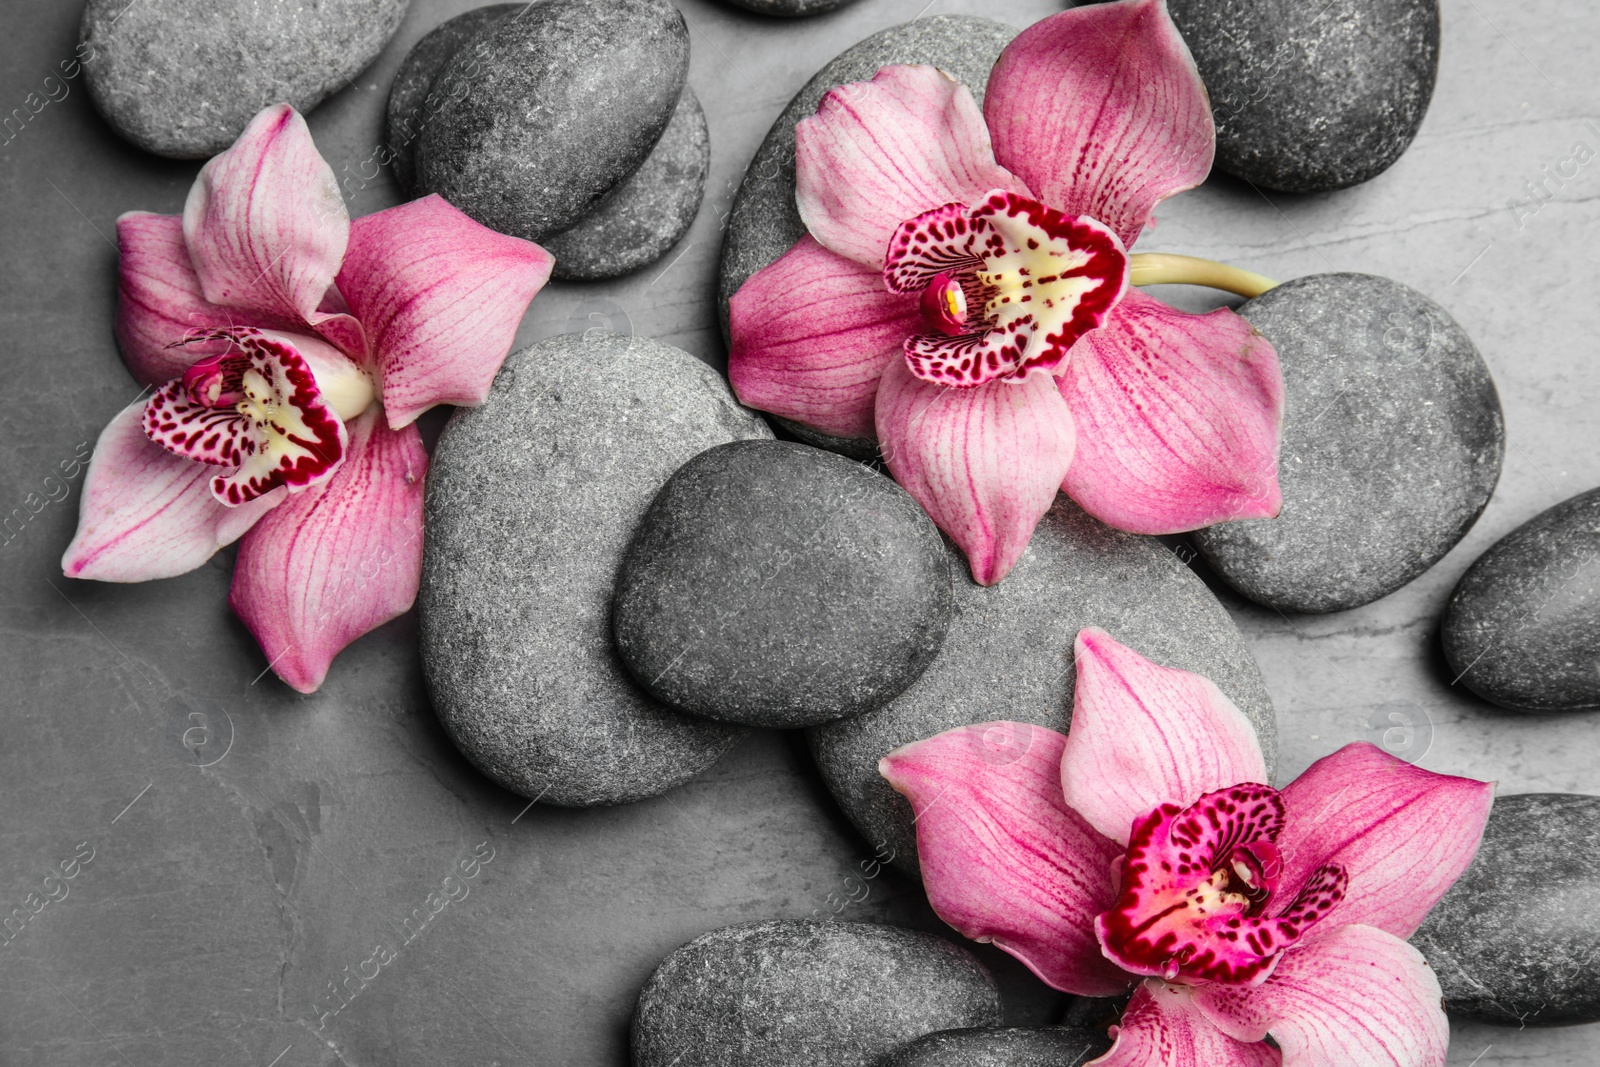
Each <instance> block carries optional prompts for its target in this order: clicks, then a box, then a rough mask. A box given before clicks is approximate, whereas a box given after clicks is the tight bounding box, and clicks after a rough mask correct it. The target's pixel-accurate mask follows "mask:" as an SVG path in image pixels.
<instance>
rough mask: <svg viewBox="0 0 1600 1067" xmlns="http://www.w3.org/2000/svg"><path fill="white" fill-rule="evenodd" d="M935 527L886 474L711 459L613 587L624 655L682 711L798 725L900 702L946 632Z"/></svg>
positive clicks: (795, 461)
mask: <svg viewBox="0 0 1600 1067" xmlns="http://www.w3.org/2000/svg"><path fill="white" fill-rule="evenodd" d="M950 610H951V591H950V565H949V561H948V558H947V556H946V554H945V550H944V542H943V541H942V540H941V538H940V536H939V531H938V529H937V528H936V527H935V526H934V525H933V523H932V521H931V520H929V518H928V516H927V515H926V514H925V513H924V512H923V510H922V508H921V507H920V506H918V504H917V502H916V501H915V500H913V499H911V497H910V496H909V495H908V494H907V493H906V491H905V490H903V489H901V488H900V487H899V486H898V485H896V484H895V483H894V482H893V481H891V480H890V479H888V478H886V477H884V476H883V475H881V474H878V473H876V472H875V471H873V470H872V469H871V468H869V467H865V466H863V465H861V464H859V463H855V462H853V461H851V460H848V459H845V458H844V457H842V456H836V455H833V454H832V453H830V452H823V451H821V450H819V449H815V448H808V447H807V446H805V445H798V444H792V443H790V442H786V441H737V442H734V443H732V444H727V445H720V446H718V447H716V448H712V449H709V450H708V451H705V452H702V453H700V455H698V456H696V457H695V458H694V459H692V460H690V461H689V462H688V463H686V464H684V465H683V466H682V467H681V468H679V469H678V472H677V473H676V474H674V475H673V476H672V479H671V480H670V481H669V482H667V484H666V486H665V487H664V488H663V489H662V490H661V492H660V493H659V494H658V495H657V496H656V499H655V502H654V503H652V504H651V505H650V510H649V511H647V512H646V513H645V517H644V520H643V521H642V522H641V523H640V524H639V531H638V533H637V534H636V535H635V536H634V539H633V544H632V545H631V546H629V549H628V554H627V557H626V559H625V560H624V561H623V565H622V571H621V573H620V574H619V575H618V578H617V594H616V600H615V602H614V604H613V607H612V625H613V628H614V631H615V634H616V640H617V651H618V652H619V653H620V654H621V656H622V660H623V662H624V663H626V664H627V665H628V669H629V670H630V671H631V672H632V673H633V676H634V678H635V680H637V681H638V682H639V683H640V684H641V685H642V686H644V688H645V689H646V690H648V691H649V692H650V693H651V695H653V696H655V697H656V698H657V699H658V700H661V701H664V702H665V703H668V704H671V705H673V706H674V707H677V708H679V709H681V710H683V711H687V712H692V713H694V714H696V715H704V716H706V717H708V718H713V719H720V720H723V721H727V722H738V723H745V724H748V725H751V726H776V727H795V726H811V725H814V724H816V723H819V722H827V721H830V720H832V719H837V718H841V717H844V716H848V715H857V714H860V713H861V712H863V711H870V710H871V709H873V708H876V707H879V706H881V705H883V704H884V703H886V702H887V701H889V700H891V699H893V698H894V697H896V696H898V695H899V694H900V693H901V692H902V691H904V689H905V688H906V686H908V685H910V684H911V683H912V682H913V681H915V680H916V678H917V676H918V675H919V674H921V673H922V671H923V669H924V668H926V667H927V665H928V664H929V663H930V662H931V661H932V660H933V657H934V656H935V655H936V654H937V653H938V651H939V646H940V644H941V643H942V642H943V641H944V635H945V631H946V630H947V629H949V626H950Z"/></svg>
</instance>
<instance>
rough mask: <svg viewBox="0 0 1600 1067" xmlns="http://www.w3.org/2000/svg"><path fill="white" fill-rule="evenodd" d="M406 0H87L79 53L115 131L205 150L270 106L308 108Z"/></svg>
mask: <svg viewBox="0 0 1600 1067" xmlns="http://www.w3.org/2000/svg"><path fill="white" fill-rule="evenodd" d="M409 5H410V0H319V2H317V3H314V4H307V3H303V2H300V0H135V2H133V3H130V2H129V0H89V3H88V4H87V5H86V6H85V7H84V10H83V23H82V25H81V27H80V29H79V40H80V43H81V44H80V53H79V54H80V55H82V56H84V57H85V60H86V61H85V62H84V64H83V71H84V79H85V81H86V82H87V83H88V87H89V95H90V97H91V98H93V100H94V102H95V106H96V107H98V108H99V109H100V114H101V115H103V116H104V117H105V120H106V122H107V123H109V124H110V126H111V128H112V129H114V130H116V131H117V132H118V133H119V134H121V135H122V136H123V137H126V138H127V139H128V140H130V141H132V142H133V143H134V144H136V145H138V146H139V147H140V148H143V149H144V150H145V151H147V152H154V153H156V154H157V155H162V156H171V157H173V158H176V159H201V158H204V157H206V156H211V155H215V154H216V153H218V152H220V151H222V150H223V149H224V148H227V147H228V146H229V145H230V144H232V143H233V141H234V139H235V138H236V137H238V136H239V134H240V133H241V132H242V131H243V130H244V128H245V126H246V125H247V124H248V123H249V122H250V120H251V119H252V118H253V117H255V115H256V113H257V112H259V111H260V110H261V109H262V108H264V107H266V106H267V105H269V104H277V103H284V102H287V103H290V104H293V105H294V106H295V107H296V108H298V109H299V110H301V111H309V110H311V109H312V108H314V107H316V106H317V105H318V104H320V103H322V101H324V100H326V99H327V98H328V97H329V96H331V95H332V94H333V93H335V92H337V91H338V90H340V89H342V88H344V87H345V86H346V85H348V84H350V79H351V78H352V77H353V76H354V75H355V74H356V73H357V72H359V71H360V70H361V69H362V68H363V67H365V66H366V65H367V64H368V63H370V62H372V60H373V59H374V58H375V57H376V56H377V54H378V53H379V52H381V51H383V46H384V45H385V44H387V43H388V42H389V38H390V37H392V36H393V35H394V31H395V30H396V29H397V28H399V26H400V20H401V19H402V18H404V17H405V14H406V8H407V7H408V6H409ZM85 49H87V50H85Z"/></svg>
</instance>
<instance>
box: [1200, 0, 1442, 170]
mask: <svg viewBox="0 0 1600 1067" xmlns="http://www.w3.org/2000/svg"><path fill="white" fill-rule="evenodd" d="M1170 8H1171V11H1172V20H1173V22H1175V23H1176V24H1177V26H1178V29H1179V31H1180V32H1181V33H1182V34H1183V37H1184V40H1185V41H1186V42H1187V43H1188V45H1189V49H1190V51H1191V52H1193V53H1194V58H1195V64H1196V65H1197V66H1198V67H1199V68H1200V76H1201V77H1202V78H1203V79H1204V80H1205V83H1206V89H1207V91H1208V92H1209V93H1210V95H1211V113H1212V116H1213V118H1214V119H1215V120H1216V124H1217V166H1218V167H1220V168H1221V169H1223V170H1225V171H1227V172H1229V173H1230V174H1234V175H1237V176H1238V177H1241V178H1243V179H1245V180H1246V181H1248V182H1252V183H1254V184H1256V185H1260V186H1264V187H1266V188H1268V189H1279V190H1282V191H1284V192H1290V193H1314V192H1324V191H1327V190H1331V189H1343V188H1345V187H1346V186H1350V185H1356V184H1358V183H1360V182H1364V181H1367V180H1368V179H1370V178H1373V177H1375V176H1377V175H1378V174H1381V173H1383V172H1384V171H1385V170H1387V169H1388V168H1389V167H1390V165H1391V164H1393V163H1394V161H1395V160H1397V159H1399V158H1400V156H1401V154H1402V153H1404V152H1405V150H1406V149H1407V148H1408V147H1409V146H1410V144H1411V141H1412V139H1413V138H1414V137H1416V135H1417V129H1418V127H1420V126H1421V125H1422V118H1423V116H1424V115H1425V114H1426V113H1427V110H1428V101H1429V100H1430V99H1432V97H1433V85H1434V80H1435V78H1436V76H1437V73H1438V65H1439V5H1438V0H1316V2H1314V3H1306V2H1304V0H1171V2H1170Z"/></svg>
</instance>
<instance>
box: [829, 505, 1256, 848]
mask: <svg viewBox="0 0 1600 1067" xmlns="http://www.w3.org/2000/svg"><path fill="white" fill-rule="evenodd" d="M951 553H952V561H951V562H952V570H953V572H954V573H955V574H956V577H955V618H954V619H953V620H952V622H951V624H950V632H949V634H948V635H946V637H945V642H944V647H943V649H942V650H941V651H940V653H939V655H938V657H937V658H935V659H934V661H933V663H932V664H931V665H930V666H929V667H928V669H927V670H926V671H924V672H923V674H922V677H920V678H919V679H917V681H916V682H914V683H913V684H912V685H911V687H910V688H909V689H907V690H906V691H905V692H904V693H902V694H901V695H900V696H899V697H898V698H896V699H895V700H893V701H891V702H890V703H889V704H887V705H885V706H884V707H882V708H879V709H878V710H877V711H871V712H868V713H866V714H864V715H859V716H857V717H855V718H853V719H844V720H841V721H839V722H834V723H828V724H826V725H823V726H816V727H812V728H811V730H810V731H808V737H809V740H810V743H811V750H812V753H813V755H815V757H816V759H817V765H818V766H819V767H820V768H821V770H822V777H823V780H824V781H825V782H826V783H827V785H828V788H829V790H831V791H832V793H833V795H834V798H835V799H836V800H838V801H839V804H840V806H841V807H843V808H844V811H845V814H846V815H848V816H849V817H850V820H851V821H852V822H853V823H855V825H856V828H857V829H858V830H860V831H861V833H862V835H863V836H864V837H865V838H866V839H867V841H868V842H869V843H871V844H873V845H874V846H876V847H878V848H880V849H882V848H887V849H892V850H893V852H894V861H895V863H896V865H897V866H899V867H901V868H902V869H903V870H905V871H907V872H908V873H912V874H915V873H917V852H916V834H915V830H914V827H913V825H912V813H911V806H910V805H909V804H908V803H907V802H906V800H905V798H904V797H902V796H901V795H900V794H899V793H896V792H895V791H894V790H893V789H891V788H890V787H889V783H888V782H886V781H884V780H883V778H882V777H881V776H880V775H879V774H878V761H879V760H880V759H882V758H883V757H884V756H886V755H888V754H889V752H890V751H892V750H893V749H895V748H898V747H899V746H901V745H904V744H908V743H909V742H912V741H917V740H920V739H922V738H925V737H932V736H933V735H934V734H937V733H941V732H943V731H945V730H950V729H954V728H955V727H957V726H966V725H970V724H972V723H980V722H988V721H990V720H994V719H1009V720H1013V721H1017V722H1022V723H1030V724H1033V725H1035V726H1043V727H1049V728H1051V729H1055V730H1060V731H1065V730H1066V729H1067V726H1068V724H1069V723H1070V722H1071V715H1072V696H1073V687H1074V685H1075V684H1076V682H1077V672H1076V670H1075V669H1074V667H1073V659H1072V649H1073V641H1074V639H1075V638H1076V637H1077V634H1078V631H1079V630H1081V629H1083V628H1085V627H1088V626H1098V627H1100V628H1102V629H1104V630H1106V631H1108V632H1109V633H1110V634H1111V636H1112V637H1114V638H1116V639H1117V640H1118V641H1120V642H1122V643H1123V644H1125V645H1128V646H1129V647H1130V648H1133V649H1134V650H1135V651H1137V652H1139V653H1140V654H1142V655H1144V656H1147V657H1149V658H1150V659H1152V660H1154V661H1155V662H1157V663H1161V664H1164V665H1166V666H1171V667H1181V668H1183V669H1185V670H1190V671H1195V672H1197V673H1200V674H1203V675H1205V676H1206V677H1208V678H1210V679H1211V680H1212V681H1214V682H1216V683H1217V685H1218V686H1219V687H1221V689H1222V691H1223V692H1224V693H1226V694H1228V696H1229V697H1231V698H1232V699H1233V701H1234V702H1235V703H1236V704H1238V705H1239V707H1240V709H1241V710H1243V711H1244V712H1245V714H1246V715H1248V716H1249V717H1250V720H1251V722H1252V723H1254V724H1255V728H1256V733H1257V734H1258V735H1259V737H1260V739H1261V747H1262V749H1263V750H1264V751H1265V752H1266V753H1267V759H1268V765H1269V766H1270V765H1271V762H1272V754H1273V752H1274V751H1275V749H1276V743H1277V725H1276V722H1275V721H1274V719H1273V714H1272V703H1271V700H1270V699H1269V698H1268V696H1267V691H1266V687H1265V686H1264V685H1263V684H1262V681H1261V675H1260V672H1259V671H1258V670H1257V668H1256V663H1255V660H1254V659H1253V658H1251V655H1250V651H1249V649H1247V648H1246V647H1245V644H1244V641H1243V640H1242V639H1241V638H1240V636H1239V631H1238V630H1237V629H1235V627H1234V625H1233V620H1232V619H1230V618H1229V617H1228V613H1227V611H1226V610H1225V609H1224V608H1223V607H1222V605H1221V604H1220V603H1218V602H1217V599H1216V597H1214V596H1212V594H1211V591H1210V590H1209V589H1207V588H1206V587H1205V584H1204V583H1203V582H1201V581H1200V579H1199V578H1197V577H1195V575H1194V573H1193V572H1192V571H1190V570H1189V568H1188V567H1187V566H1185V565H1184V563H1183V561H1182V560H1181V559H1180V558H1179V557H1178V556H1177V555H1175V554H1174V553H1172V552H1171V551H1169V550H1167V549H1166V548H1164V547H1163V546H1162V544H1161V543H1160V542H1159V541H1156V540H1154V539H1153V538H1148V537H1136V536H1133V535H1131V534H1125V533H1120V532H1118V531H1116V530H1113V529H1111V528H1110V527H1108V526H1105V525H1103V524H1101V523H1099V522H1097V521H1095V520H1094V519H1092V518H1090V517H1089V516H1088V515H1086V514H1084V512H1083V511H1082V510H1081V509H1080V508H1078V506H1077V505H1075V504H1073V503H1072V502H1071V501H1069V500H1068V499H1067V498H1066V497H1064V496H1058V497H1057V498H1056V505H1055V507H1054V508H1052V509H1051V510H1050V512H1049V514H1047V515H1046V516H1045V517H1044V521H1043V522H1041V523H1040V524H1039V528H1038V529H1037V530H1036V531H1035V532H1034V535H1033V541H1032V542H1031V543H1030V544H1029V546H1028V549H1027V551H1026V552H1024V553H1023V556H1022V559H1021V561H1019V562H1018V564H1017V566H1016V569H1015V570H1013V571H1012V572H1011V574H1010V575H1008V576H1007V577H1006V579H1005V580H1004V581H1002V582H1000V583H999V584H998V585H994V586H991V587H988V588H984V587H982V586H979V585H978V584H977V583H975V582H973V581H972V579H971V578H970V577H969V576H968V575H967V568H966V565H965V564H964V562H962V561H961V559H960V556H959V553H956V552H955V550H954V549H951ZM1016 740H1017V743H1019V744H1025V743H1026V738H1017V739H1016Z"/></svg>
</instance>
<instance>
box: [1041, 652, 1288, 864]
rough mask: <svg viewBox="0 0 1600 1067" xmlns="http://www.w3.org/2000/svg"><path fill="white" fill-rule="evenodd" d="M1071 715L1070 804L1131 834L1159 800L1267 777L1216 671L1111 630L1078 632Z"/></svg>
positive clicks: (1100, 824)
mask: <svg viewBox="0 0 1600 1067" xmlns="http://www.w3.org/2000/svg"><path fill="white" fill-rule="evenodd" d="M1073 658H1074V660H1075V661H1076V664H1077V668H1078V680H1077V689H1076V691H1075V693H1074V695H1073V701H1072V724H1071V727H1070V729H1069V730H1068V731H1067V743H1066V748H1065V750H1064V752H1063V753H1062V757H1061V784H1062V790H1063V793H1064V795H1065V796H1066V798H1067V803H1068V804H1071V805H1072V806H1073V807H1074V808H1075V809H1077V811H1078V812H1080V813H1081V814H1082V815H1083V817H1084V818H1086V819H1088V820H1089V824H1090V825H1091V826H1093V827H1094V828H1095V829H1096V830H1099V831H1100V832H1101V833H1102V834H1105V835H1106V836H1107V837H1109V838H1111V839H1113V840H1115V841H1118V842H1121V843H1122V844H1124V845H1126V844H1127V843H1128V837H1129V831H1130V830H1131V829H1132V827H1133V823H1134V820H1136V819H1139V818H1142V817H1143V816H1145V815H1146V814H1147V813H1149V812H1151V811H1154V810H1155V809H1156V808H1159V807H1160V806H1161V805H1162V804H1176V805H1178V806H1179V807H1188V806H1189V805H1190V804H1193V803H1194V802H1195V801H1196V800H1199V799H1200V797H1201V796H1203V795H1205V794H1206V793H1210V792H1213V791H1215V790H1218V789H1225V788H1227V787H1228V786H1231V785H1238V784H1240V783H1243V782H1260V783H1265V782H1266V780H1267V764H1266V759H1265V757H1263V756H1262V754H1261V743H1260V742H1259V741H1258V740H1257V739H1256V733H1255V729H1254V728H1253V727H1252V726H1251V725H1250V720H1249V719H1248V718H1246V717H1245V714H1244V712H1242V711H1240V710H1239V709H1238V707H1237V706H1235V705H1234V703H1233V701H1231V700H1229V699H1228V697H1227V696H1226V695H1225V694H1224V693H1223V692H1222V690H1220V689H1218V688H1217V687H1216V685H1215V683H1213V682H1212V681H1211V680H1210V679H1209V678H1204V677H1202V676H1200V675H1198V674H1191V673H1190V672H1189V671H1182V670H1178V669H1176V668H1174V667H1161V666H1158V665H1156V664H1154V663H1152V662H1150V661H1149V660H1147V659H1145V658H1144V657H1143V656H1141V655H1139V653H1137V652H1135V651H1134V650H1133V649H1131V648H1129V647H1128V646H1126V645H1123V644H1119V643H1118V642H1116V641H1115V640H1113V639H1112V637H1111V635H1110V634H1108V633H1106V632H1105V631H1104V630H1100V629H1096V628H1092V627H1091V628H1089V629H1085V630H1083V631H1081V632H1080V633H1079V634H1078V640H1077V644H1076V647H1075V648H1074V650H1073Z"/></svg>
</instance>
